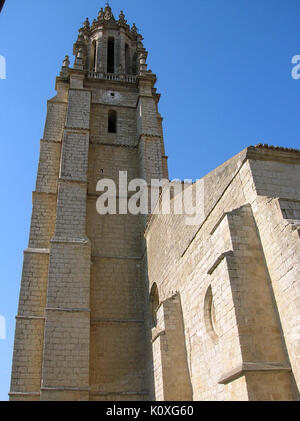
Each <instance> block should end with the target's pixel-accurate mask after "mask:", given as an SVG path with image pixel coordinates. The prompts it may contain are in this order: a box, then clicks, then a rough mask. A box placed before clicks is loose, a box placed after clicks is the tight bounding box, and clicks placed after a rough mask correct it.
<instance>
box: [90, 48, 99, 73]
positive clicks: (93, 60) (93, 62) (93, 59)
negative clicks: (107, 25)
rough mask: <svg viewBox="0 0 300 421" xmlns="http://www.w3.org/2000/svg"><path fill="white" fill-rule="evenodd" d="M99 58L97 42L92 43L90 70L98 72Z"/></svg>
mask: <svg viewBox="0 0 300 421" xmlns="http://www.w3.org/2000/svg"><path fill="white" fill-rule="evenodd" d="M96 56H97V44H96V41H93V42H92V45H91V49H90V70H92V71H96V58H97V57H96Z"/></svg>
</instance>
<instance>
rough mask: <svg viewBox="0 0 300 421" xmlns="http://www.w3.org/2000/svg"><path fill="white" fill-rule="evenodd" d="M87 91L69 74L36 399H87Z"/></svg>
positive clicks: (88, 332)
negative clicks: (39, 390) (40, 378)
mask: <svg viewBox="0 0 300 421" xmlns="http://www.w3.org/2000/svg"><path fill="white" fill-rule="evenodd" d="M90 102H91V92H90V91H87V90H84V89H83V76H81V75H80V73H78V74H76V73H74V74H73V75H71V83H70V91H69V103H68V111H67V118H66V126H65V130H64V136H63V144H62V153H61V161H60V174H59V183H58V198H57V211H56V224H55V233H54V237H53V239H52V241H51V248H50V258H49V272H48V288H47V303H46V311H45V316H46V322H45V336H44V352H43V364H42V386H41V400H73V401H74V400H75V401H76V400H88V398H89V343H90V261H91V251H90V243H89V240H88V238H87V236H86V199H87V166H88V150H89V121H90Z"/></svg>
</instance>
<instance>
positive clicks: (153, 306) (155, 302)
mask: <svg viewBox="0 0 300 421" xmlns="http://www.w3.org/2000/svg"><path fill="white" fill-rule="evenodd" d="M158 306H159V295H158V288H157V285H156V284H155V283H154V284H153V286H152V288H151V292H150V315H151V323H152V327H155V326H156V324H157V319H156V312H157V309H158Z"/></svg>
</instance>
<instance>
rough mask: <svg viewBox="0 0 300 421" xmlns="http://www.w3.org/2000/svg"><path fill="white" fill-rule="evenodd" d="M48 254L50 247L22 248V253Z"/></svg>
mask: <svg viewBox="0 0 300 421" xmlns="http://www.w3.org/2000/svg"><path fill="white" fill-rule="evenodd" d="M26 253H28V254H49V253H50V249H37V248H27V249H26V250H24V254H26Z"/></svg>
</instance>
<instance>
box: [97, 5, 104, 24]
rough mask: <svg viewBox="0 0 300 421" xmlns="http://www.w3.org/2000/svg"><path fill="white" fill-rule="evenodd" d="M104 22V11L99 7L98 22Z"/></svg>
mask: <svg viewBox="0 0 300 421" xmlns="http://www.w3.org/2000/svg"><path fill="white" fill-rule="evenodd" d="M103 20H104V11H103V7H101V9H100V12H99V15H98V21H99V22H100V21H103Z"/></svg>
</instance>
